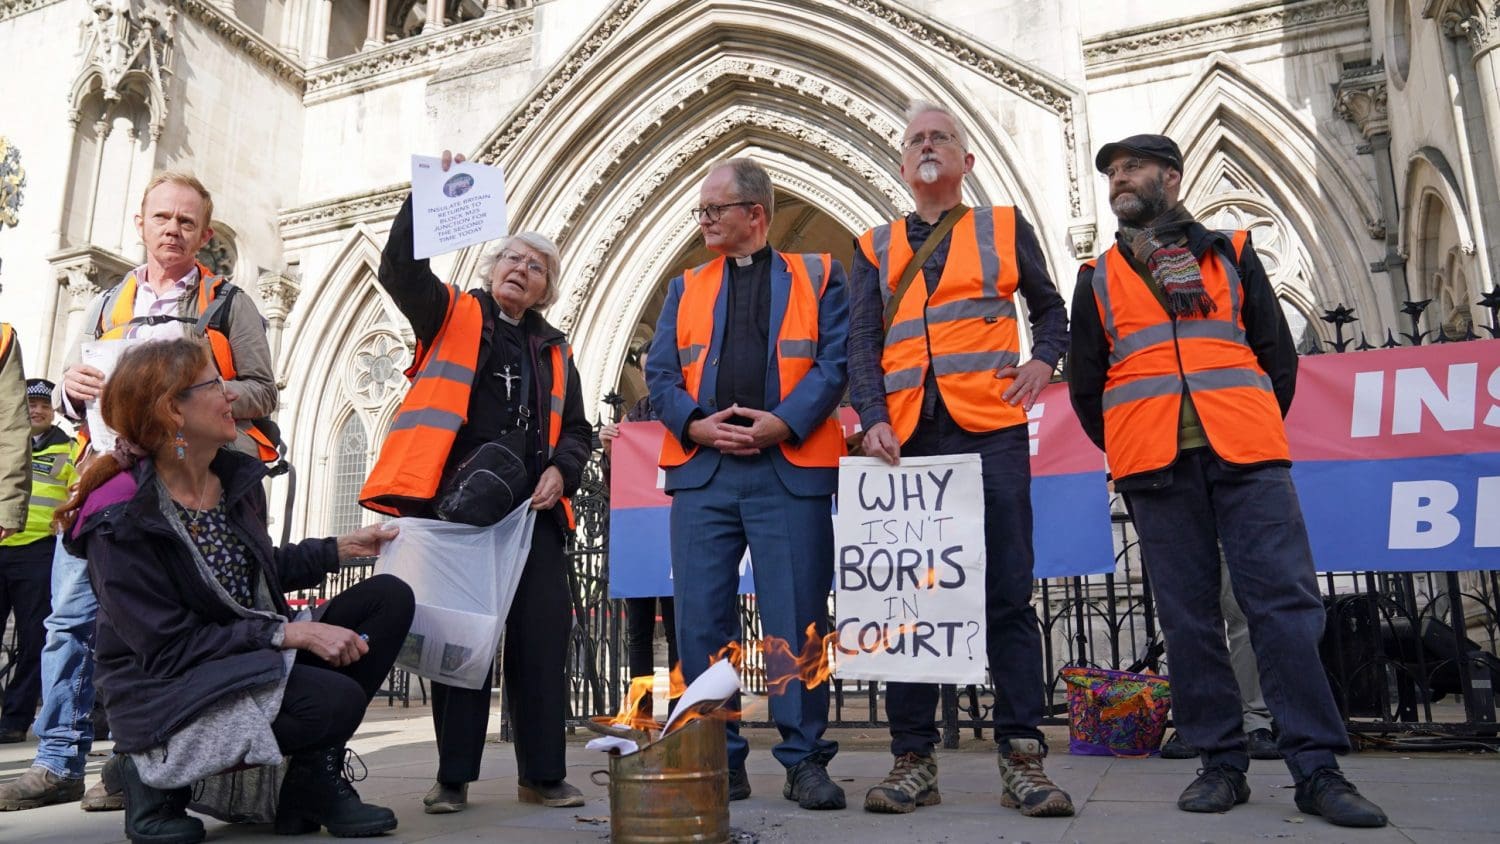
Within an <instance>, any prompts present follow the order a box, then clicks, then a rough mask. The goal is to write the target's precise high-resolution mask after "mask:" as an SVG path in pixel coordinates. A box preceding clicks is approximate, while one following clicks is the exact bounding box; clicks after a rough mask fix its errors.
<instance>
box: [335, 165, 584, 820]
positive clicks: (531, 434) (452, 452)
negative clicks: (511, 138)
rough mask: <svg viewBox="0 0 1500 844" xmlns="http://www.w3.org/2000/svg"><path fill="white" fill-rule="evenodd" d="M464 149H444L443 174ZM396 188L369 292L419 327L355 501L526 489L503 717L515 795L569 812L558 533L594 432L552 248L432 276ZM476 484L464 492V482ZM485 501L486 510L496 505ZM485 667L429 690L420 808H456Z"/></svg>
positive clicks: (469, 508) (487, 519)
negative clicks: (470, 280) (477, 679)
mask: <svg viewBox="0 0 1500 844" xmlns="http://www.w3.org/2000/svg"><path fill="white" fill-rule="evenodd" d="M455 160H457V161H462V160H463V156H462V155H459V156H453V155H452V154H451V153H449V152H444V153H443V169H444V170H447V169H448V168H449V167H450V166H451V165H452V163H453V162H454V161H455ZM413 241H414V233H413V228H412V203H411V198H410V197H408V198H407V200H406V202H404V203H403V204H402V206H401V210H400V211H398V212H397V213H396V219H395V220H394V221H393V222H392V223H391V233H390V237H389V239H387V241H386V244H385V251H384V252H383V253H382V254H381V258H380V276H379V279H380V286H381V287H383V288H385V291H386V292H387V293H388V294H390V296H391V299H392V300H393V301H395V303H396V307H398V308H400V309H401V313H402V314H404V315H405V316H406V318H407V319H408V320H410V321H411V327H412V332H413V333H414V334H415V335H416V340H417V354H416V363H415V365H414V366H413V368H412V369H411V370H408V375H409V376H411V377H412V379H413V380H412V386H411V389H410V390H409V391H407V394H406V398H405V399H404V400H403V401H402V404H401V407H400V409H399V410H398V411H397V412H396V417H395V420H394V421H393V422H392V424H391V434H390V436H388V437H387V438H386V440H385V443H384V444H382V445H381V448H380V458H379V460H377V461H376V464H375V467H374V469H372V470H371V472H370V477H369V478H368V479H367V480H366V481H365V485H364V488H363V489H361V490H360V494H359V500H360V504H362V505H363V506H365V507H368V508H370V509H373V510H377V511H379V512H383V513H388V514H391V515H400V516H413V517H420V518H433V517H440V518H446V519H448V520H450V521H458V522H464V523H467V524H493V523H495V522H498V521H499V520H500V519H501V518H503V517H504V516H505V513H504V512H503V511H499V510H500V508H498V507H496V506H495V505H494V504H493V502H495V501H498V500H499V499H500V498H501V497H502V496H499V495H495V494H491V493H493V492H494V491H495V490H496V489H497V485H498V484H499V483H500V479H501V478H502V477H503V479H504V481H503V482H504V484H505V486H506V494H505V495H504V496H503V497H504V498H505V499H507V500H509V499H510V498H516V499H517V500H520V499H521V498H522V497H526V496H529V497H530V499H531V508H532V509H533V510H536V511H538V512H537V518H536V522H535V527H534V528H533V529H532V535H531V552H530V554H529V556H528V557H527V559H526V564H525V568H524V569H523V571H522V574H521V580H520V583H519V584H518V585H517V587H516V595H515V599H514V602H513V603H512V604H511V610H510V615H509V616H508V617H507V618H506V620H505V665H504V669H505V689H506V699H507V701H508V702H509V704H510V712H511V716H512V718H513V719H514V724H515V737H516V739H515V743H516V767H517V769H518V773H519V783H518V797H519V798H520V800H521V801H522V802H525V803H539V804H542V805H544V806H550V807H565V806H581V805H583V794H582V793H581V792H580V791H579V790H578V789H577V788H574V787H573V786H572V785H570V784H569V783H568V782H567V780H566V779H564V777H565V776H566V775H567V760H566V758H565V756H564V751H565V745H564V742H565V738H564V719H565V718H566V717H567V710H568V697H567V672H566V668H565V662H566V659H567V653H568V634H569V631H570V630H571V629H572V623H573V622H572V609H573V604H572V595H571V594H570V593H569V591H568V559H567V556H566V554H565V546H564V537H565V534H567V533H569V532H571V531H572V530H573V528H574V520H573V507H572V503H571V502H570V500H569V496H571V495H573V494H574V493H576V492H577V491H578V485H579V483H580V482H581V481H582V478H583V468H584V465H585V464H587V462H588V459H589V454H590V452H591V450H592V446H593V438H594V432H593V428H592V427H591V426H590V425H589V420H588V417H587V416H585V415H584V411H583V386H582V382H581V381H580V380H579V377H578V370H577V368H576V367H574V365H573V354H572V351H571V350H570V347H569V344H568V340H567V337H565V336H564V335H563V333H562V332H561V331H559V330H557V329H556V328H554V327H552V325H551V324H549V323H548V322H547V320H546V319H545V318H544V317H543V316H542V313H541V309H542V308H545V307H547V306H548V305H550V304H552V303H553V302H554V301H556V299H557V284H558V270H559V266H560V264H561V258H560V256H559V255H558V252H557V246H556V245H554V244H553V243H552V241H551V240H548V239H547V238H546V237H545V236H543V235H541V234H538V233H536V232H522V233H519V234H513V235H511V236H510V237H509V238H506V239H505V240H504V241H502V242H501V243H500V245H499V248H497V249H493V250H490V251H489V252H487V253H486V255H485V256H484V259H483V260H482V261H481V262H480V266H479V276H480V278H481V280H482V281H483V284H484V286H483V287H481V288H476V289H473V290H469V291H467V292H464V291H461V290H459V288H457V287H455V286H453V285H448V284H443V283H442V282H440V281H439V280H438V278H437V276H435V275H433V273H432V270H431V268H430V267H429V265H428V262H427V260H426V259H425V258H424V259H420V260H419V259H417V258H415V257H413V256H414V249H413V247H414V242H413ZM487 485H488V487H487V488H488V490H489V492H484V493H480V494H477V495H471V494H470V490H474V489H482V488H486V486H487ZM497 511H498V512H497ZM490 682H491V674H490V672H486V674H485V682H484V685H483V687H482V688H478V689H465V688H460V687H458V686H450V685H448V684H446V683H439V682H434V683H433V684H432V721H433V728H434V731H435V732H436V733H437V743H438V770H437V782H435V783H434V784H433V786H432V789H431V790H430V791H429V792H428V793H427V796H426V797H425V798H423V800H422V802H423V805H424V806H425V807H426V811H427V812H428V813H429V814H445V813H449V812H459V811H462V810H463V809H465V808H466V807H467V806H468V785H469V783H471V782H473V781H474V780H477V779H479V762H480V758H481V756H482V755H483V753H484V737H485V732H486V730H487V728H488V725H489V717H490V706H491V703H490Z"/></svg>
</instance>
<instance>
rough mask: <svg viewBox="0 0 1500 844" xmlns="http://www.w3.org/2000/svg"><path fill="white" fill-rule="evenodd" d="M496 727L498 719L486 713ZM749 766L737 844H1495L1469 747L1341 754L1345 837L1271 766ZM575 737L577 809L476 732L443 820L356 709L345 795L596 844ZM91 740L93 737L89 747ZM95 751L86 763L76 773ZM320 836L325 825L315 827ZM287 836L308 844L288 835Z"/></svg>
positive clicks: (387, 723)
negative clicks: (1350, 792) (828, 780)
mask: <svg viewBox="0 0 1500 844" xmlns="http://www.w3.org/2000/svg"><path fill="white" fill-rule="evenodd" d="M492 723H494V724H498V717H497V718H496V719H495V720H494V721H493V722H492ZM748 733H749V734H750V739H751V745H752V752H751V756H750V763H749V771H750V779H751V784H752V786H753V787H754V792H755V793H754V795H753V796H752V797H751V798H750V799H749V800H745V801H742V802H737V803H734V804H732V808H731V824H732V825H733V827H734V830H735V833H736V841H737V844H750V842H765V844H771V843H772V842H798V843H799V844H800V842H812V841H820V840H821V841H826V842H830V844H832V842H858V844H878V843H879V842H955V844H956V843H957V842H971V841H972V842H978V841H988V842H1006V844H1019V843H1020V842H1038V844H1040V842H1151V841H1161V842H1238V841H1244V842H1261V841H1286V842H1345V841H1349V842H1360V844H1386V842H1403V844H1405V842H1424V844H1425V842H1431V844H1439V843H1441V844H1468V842H1475V843H1476V844H1477V842H1489V844H1494V842H1497V841H1500V757H1497V756H1496V755H1495V754H1492V753H1491V754H1482V755H1481V754H1470V753H1388V752H1366V753H1360V754H1354V755H1351V756H1349V757H1348V758H1347V759H1346V760H1345V763H1344V768H1345V770H1346V771H1347V772H1348V774H1349V776H1350V778H1351V779H1352V780H1353V781H1354V782H1355V783H1357V784H1358V785H1359V786H1360V789H1361V790H1362V791H1363V792H1364V793H1365V794H1366V795H1368V796H1369V797H1370V798H1372V799H1373V800H1375V801H1376V802H1378V803H1379V804H1380V805H1381V806H1383V807H1384V808H1385V810H1386V812H1387V813H1388V814H1389V815H1390V816H1391V818H1392V819H1393V821H1394V823H1393V825H1392V826H1391V827H1389V828H1386V829H1381V830H1346V829H1339V828H1337V827H1333V826H1330V825H1328V824H1327V823H1325V822H1324V821H1322V820H1320V819H1319V818H1316V817H1309V816H1305V815H1302V814H1300V813H1298V812H1297V810H1296V807H1295V806H1294V805H1293V802H1292V789H1291V778H1290V777H1289V776H1288V775H1287V772H1286V769H1285V768H1284V767H1282V766H1281V764H1280V763H1276V762H1258V763H1256V764H1255V767H1254V768H1253V769H1252V771H1251V775H1250V785H1251V788H1252V790H1253V794H1252V795H1251V798H1250V802H1249V803H1247V804H1246V805H1244V806H1240V807H1238V808H1236V809H1235V810H1234V811H1233V812H1231V813H1229V814H1226V815H1191V814H1187V813H1185V812H1180V811H1178V810H1177V809H1176V806H1175V805H1174V804H1175V801H1176V799H1177V794H1178V793H1179V792H1180V791H1181V790H1182V788H1183V787H1184V786H1186V785H1187V783H1188V782H1189V781H1191V779H1192V778H1193V775H1194V768H1195V763H1194V762H1192V761H1185V762H1175V761H1168V760H1163V759H1101V758H1097V757H1086V756H1070V755H1068V754H1067V753H1066V752H1061V751H1059V750H1055V751H1054V753H1053V755H1052V756H1051V757H1050V758H1049V759H1048V764H1047V768H1048V771H1049V772H1050V773H1051V774H1052V776H1053V778H1054V779H1055V780H1057V782H1058V783H1059V784H1060V785H1061V786H1063V787H1064V788H1066V789H1067V790H1068V791H1069V792H1070V793H1071V794H1072V795H1073V799H1074V802H1075V803H1076V804H1077V806H1078V810H1079V811H1078V814H1077V816H1076V817H1073V818H1052V819H1040V818H1039V819H1031V818H1025V817H1022V816H1021V815H1019V814H1017V813H1016V812H1015V811H1013V810H1009V809H1003V808H1001V807H1000V804H999V799H998V794H997V791H996V787H997V783H998V775H997V773H996V769H995V760H994V752H993V745H992V744H990V743H989V742H988V741H984V740H977V739H973V738H968V739H966V741H965V743H964V746H963V747H961V748H959V749H958V750H952V751H945V752H942V753H941V755H940V767H941V774H940V785H941V788H942V792H943V803H942V805H940V806H933V807H930V808H925V809H919V810H918V811H917V812H916V813H915V814H911V815H872V814H868V813H866V812H864V811H861V810H860V809H859V808H858V807H859V805H860V804H861V801H862V798H863V795H864V792H865V790H866V789H868V788H869V787H870V786H872V785H874V784H875V783H876V782H878V781H879V780H880V779H881V778H882V777H883V776H884V775H885V772H886V770H887V768H888V767H889V765H890V757H889V755H888V754H887V753H886V751H885V748H884V737H883V736H882V735H881V734H880V732H879V731H868V730H840V731H836V735H835V736H834V737H835V738H836V739H838V740H839V741H840V742H841V744H842V745H843V749H842V751H841V752H840V753H839V756H838V758H837V759H835V760H834V762H833V765H832V766H831V768H830V771H831V773H832V774H833V775H834V778H835V779H836V780H837V781H838V782H839V783H840V784H841V785H842V786H843V787H844V789H845V790H846V791H847V792H848V793H849V797H850V804H851V808H849V809H848V810H845V811H842V812H805V811H802V810H800V809H798V808H797V806H796V805H795V804H794V803H791V802H789V801H787V800H783V799H782V797H781V784H782V781H783V775H782V770H781V767H780V765H778V764H777V763H776V761H775V760H774V759H772V758H771V756H770V753H769V752H768V750H769V748H770V746H771V745H772V744H773V743H774V741H775V734H774V732H772V731H769V730H751V731H748ZM585 740H586V736H583V735H579V736H577V737H574V738H573V739H570V744H569V748H568V765H569V780H570V781H571V782H572V783H573V784H574V785H577V786H578V787H579V788H580V789H582V790H583V793H584V795H585V796H586V797H587V798H588V803H587V804H586V805H585V806H583V807H582V808H578V809H544V808H540V807H536V806H530V805H522V804H520V803H518V802H517V801H516V775H515V760H514V756H513V755H512V751H511V748H510V746H509V745H506V744H502V743H500V742H498V741H492V743H491V745H490V747H489V748H488V750H487V752H486V754H485V761H484V766H483V770H482V772H481V779H480V781H479V782H477V783H475V784H474V785H473V786H472V787H471V789H470V792H469V795H470V809H469V810H468V811H467V812H463V813H461V814H457V815H426V814H423V813H422V808H421V802H420V801H421V797H422V795H423V794H424V793H426V791H427V789H428V787H429V786H430V785H431V782H432V775H433V772H434V770H435V768H436V755H435V752H434V750H433V747H432V726H431V721H430V720H429V715H428V712H427V710H426V709H425V708H419V707H415V706H414V707H412V708H411V709H401V708H394V709H388V708H387V707H385V706H384V705H382V704H379V703H377V704H376V705H374V706H373V707H372V708H371V710H370V717H369V718H368V719H367V720H366V722H365V724H364V726H363V727H362V728H361V730H360V732H359V734H358V735H357V736H356V737H355V740H354V742H353V743H352V746H353V747H354V749H355V750H356V751H358V752H359V754H360V755H361V756H362V757H363V758H364V761H365V764H366V765H367V766H368V767H369V769H370V774H369V778H368V779H366V780H365V781H364V782H362V783H360V784H359V786H358V788H359V791H360V794H361V795H363V796H364V797H365V799H367V800H369V801H371V802H376V803H381V804H383V805H388V806H391V807H393V808H394V809H395V810H396V814H397V816H398V817H399V818H400V822H401V826H400V828H399V829H397V830H396V832H395V833H394V834H392V835H390V836H387V837H386V838H384V839H379V840H382V841H392V842H395V841H402V842H415V841H423V842H433V844H439V842H441V844H456V842H479V841H507V842H528V844H529V842H542V844H551V842H600V841H607V840H608V838H609V800H608V796H607V793H606V790H605V789H604V788H603V787H600V786H597V785H594V784H593V783H591V782H590V781H589V776H588V774H589V772H590V771H593V770H596V769H599V768H602V767H605V766H606V765H605V759H604V757H603V756H602V755H601V754H598V753H594V752H591V751H588V750H585V749H584V747H583V742H584V741H585ZM1049 743H1050V744H1051V745H1052V746H1053V747H1054V748H1059V749H1060V748H1066V746H1067V739H1066V736H1065V734H1064V732H1063V731H1061V730H1057V731H1051V730H1049ZM103 746H104V747H107V746H108V745H107V744H105V745H103ZM34 748H35V743H34V740H32V741H29V742H27V743H26V744H18V745H3V746H0V780H9V779H12V778H13V777H15V776H17V775H19V774H20V773H21V772H22V771H24V770H25V769H26V767H27V765H29V764H30V761H31V756H32V752H33V750H34ZM102 761H103V760H102V758H97V757H96V758H94V759H92V760H91V761H90V765H89V782H90V783H92V782H93V781H94V778H95V777H96V776H97V770H98V768H99V766H100V764H101V763H102ZM121 819H122V815H121V814H120V813H118V812H112V813H104V814H89V813H85V812H81V811H79V809H78V807H77V805H65V806H50V807H47V808H44V809H34V810H31V811H28V812H9V813H3V814H0V841H24V842H37V844H41V842H58V844H63V843H64V842H66V844H88V842H115V841H123V840H124V836H123V833H122V827H121ZM208 829H209V834H208V840H209V841H224V842H229V841H235V842H242V841H252V840H260V841H272V840H282V841H285V840H289V839H277V838H273V837H272V836H271V832H270V827H269V826H229V825H226V824H221V823H218V822H216V821H210V822H209V823H208ZM319 837H320V838H321V839H322V840H330V839H329V838H328V837H327V835H326V833H321V834H320V836H319ZM302 840H315V839H312V838H304V839H302Z"/></svg>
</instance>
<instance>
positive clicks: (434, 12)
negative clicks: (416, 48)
mask: <svg viewBox="0 0 1500 844" xmlns="http://www.w3.org/2000/svg"><path fill="white" fill-rule="evenodd" d="M447 6H448V3H447V0H427V23H425V24H423V25H422V34H424V35H425V34H427V33H429V32H437V31H438V30H440V29H442V28H443V26H444V23H443V12H444V11H445V10H446V9H447Z"/></svg>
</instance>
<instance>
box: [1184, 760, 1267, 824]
mask: <svg viewBox="0 0 1500 844" xmlns="http://www.w3.org/2000/svg"><path fill="white" fill-rule="evenodd" d="M1249 799H1250V783H1248V782H1246V781H1245V772H1244V771H1241V770H1238V769H1236V768H1231V767H1229V766H1228V765H1215V766H1214V767H1212V768H1200V769H1198V778H1197V779H1195V780H1193V783H1192V785H1189V786H1188V787H1187V788H1185V789H1183V791H1182V796H1181V797H1178V798H1177V808H1179V809H1181V810H1182V811H1184V812H1218V813H1221V814H1222V813H1224V812H1227V811H1229V810H1230V809H1233V808H1234V807H1235V806H1238V805H1240V804H1241V803H1243V802H1245V801H1246V800H1249Z"/></svg>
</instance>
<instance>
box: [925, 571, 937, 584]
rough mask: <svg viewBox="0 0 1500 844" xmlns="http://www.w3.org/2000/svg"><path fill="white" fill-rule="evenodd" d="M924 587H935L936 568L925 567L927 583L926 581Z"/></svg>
mask: <svg viewBox="0 0 1500 844" xmlns="http://www.w3.org/2000/svg"><path fill="white" fill-rule="evenodd" d="M926 588H928V589H936V588H937V569H936V568H929V569H927V583H926Z"/></svg>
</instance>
